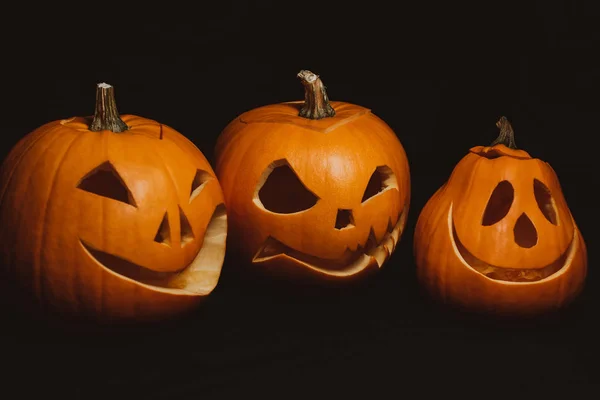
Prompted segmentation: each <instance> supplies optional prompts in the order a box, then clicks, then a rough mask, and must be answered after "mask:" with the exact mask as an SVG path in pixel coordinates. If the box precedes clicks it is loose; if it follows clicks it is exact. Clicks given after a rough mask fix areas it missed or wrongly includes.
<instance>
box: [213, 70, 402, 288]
mask: <svg viewBox="0 0 600 400" xmlns="http://www.w3.org/2000/svg"><path fill="white" fill-rule="evenodd" d="M298 77H299V78H300V79H301V81H302V83H303V85H304V87H305V102H304V103H303V102H298V101H296V102H287V103H282V104H274V105H267V106H264V107H260V108H257V109H253V110H251V111H248V112H245V113H243V114H242V115H240V116H239V117H238V118H236V119H235V120H234V121H232V122H231V123H230V124H229V125H228V126H227V127H226V128H225V129H224V131H223V132H222V134H221V136H220V137H219V139H218V142H217V146H216V152H215V154H216V167H215V171H216V173H217V177H218V178H219V181H220V182H221V186H222V188H223V193H224V196H225V203H226V204H227V209H228V213H229V223H230V226H231V230H230V234H229V235H230V239H231V243H232V245H233V246H235V249H236V250H238V253H241V254H242V255H243V256H244V257H245V260H246V261H247V263H246V265H247V264H248V263H249V264H252V265H253V266H254V267H257V268H258V269H257V270H256V271H257V272H259V271H262V272H266V273H267V274H271V273H273V274H278V275H283V276H284V277H286V278H293V279H300V278H309V279H311V280H312V281H313V283H314V282H315V281H316V282H332V281H334V282H336V281H337V282H342V281H348V280H350V278H355V277H359V276H360V277H362V276H364V274H367V272H368V271H377V270H379V268H380V267H381V266H382V265H383V264H384V262H385V261H386V260H387V259H388V258H389V256H390V255H391V254H392V252H393V251H394V249H395V247H396V244H397V243H398V241H399V240H400V236H401V234H402V231H403V229H404V225H405V222H406V215H407V212H408V206H409V201H410V176H409V167H408V161H407V157H406V154H405V152H404V149H403V147H402V145H401V144H400V141H399V140H398V138H397V137H396V135H395V133H394V132H393V131H392V129H391V128H390V127H389V126H388V125H387V124H386V123H385V122H384V121H382V120H381V119H380V118H378V117H377V116H375V115H374V114H373V113H371V111H370V110H369V109H367V108H364V107H361V106H358V105H354V104H349V103H344V102H331V103H330V102H329V99H328V97H327V94H326V91H325V87H324V86H323V83H322V81H321V79H320V78H319V77H318V76H317V75H315V74H313V73H312V72H310V71H301V72H300V73H299V74H298Z"/></svg>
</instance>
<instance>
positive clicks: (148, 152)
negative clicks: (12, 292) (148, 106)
mask: <svg viewBox="0 0 600 400" xmlns="http://www.w3.org/2000/svg"><path fill="white" fill-rule="evenodd" d="M0 218H1V223H0V239H1V240H0V243H1V245H0V246H1V247H0V249H1V252H0V256H1V257H2V266H3V267H4V272H6V273H7V274H8V277H7V278H8V279H11V280H10V281H9V282H11V284H20V285H21V286H22V288H23V290H26V291H27V293H29V294H31V295H33V297H34V298H37V300H39V302H41V305H42V306H45V307H48V308H50V309H52V310H54V311H59V312H61V313H63V312H66V313H67V314H70V315H72V316H73V315H74V316H82V317H85V318H88V317H92V318H100V319H110V320H116V319H125V320H141V319H155V318H162V317H166V316H172V315H176V314H178V313H180V312H183V311H186V310H189V309H190V308H191V307H193V306H194V305H196V304H197V303H198V302H199V301H200V300H201V299H202V298H203V297H204V296H206V295H208V294H209V293H210V292H211V291H212V290H213V288H214V287H215V285H216V284H217V282H218V279H219V275H220V270H221V266H222V263H223V259H224V254H225V239H226V229H227V224H226V213H225V207H224V205H223V197H222V191H221V188H220V185H219V183H218V181H217V179H216V177H215V175H214V172H213V170H212V169H211V167H210V165H209V163H208V161H207V160H206V158H205V157H204V156H203V155H202V153H201V152H200V150H198V148H197V147H195V146H194V145H193V144H192V142H190V141H189V140H187V139H186V138H185V137H184V136H182V135H181V134H180V133H178V132H176V131H175V130H173V129H171V128H169V127H168V126H165V125H162V124H160V123H158V122H156V121H152V120H149V119H145V118H141V117H137V116H133V115H124V116H123V117H122V118H121V117H120V116H119V115H118V113H117V110H116V106H115V102H114V91H113V88H112V87H111V86H110V85H106V84H100V85H98V88H97V105H96V114H95V116H94V119H93V120H92V119H91V118H82V117H75V118H71V119H66V120H62V121H54V122H50V123H48V124H46V125H43V126H41V127H40V128H38V129H36V130H35V131H33V132H32V133H30V134H29V135H27V136H26V137H24V138H23V139H21V140H20V141H19V142H18V143H17V144H16V146H15V147H14V148H13V149H12V151H11V152H10V153H9V155H8V156H7V158H6V159H5V160H4V163H3V164H2V169H1V172H0Z"/></svg>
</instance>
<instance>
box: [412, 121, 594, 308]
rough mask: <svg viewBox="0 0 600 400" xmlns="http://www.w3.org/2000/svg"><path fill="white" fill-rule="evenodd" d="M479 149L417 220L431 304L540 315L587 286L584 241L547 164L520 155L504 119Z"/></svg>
mask: <svg viewBox="0 0 600 400" xmlns="http://www.w3.org/2000/svg"><path fill="white" fill-rule="evenodd" d="M497 126H498V127H499V129H500V135H499V137H498V139H496V141H494V142H493V143H492V145H490V146H486V147H484V146H477V147H473V148H472V149H471V150H470V152H469V153H468V154H467V155H466V156H465V157H464V158H463V159H462V160H461V161H460V162H459V163H458V165H457V166H456V167H455V169H454V171H453V172H452V174H451V176H450V178H449V180H448V181H447V182H446V183H445V184H444V185H443V186H442V187H441V188H440V189H439V190H438V191H437V192H436V193H435V194H434V195H433V197H432V198H431V199H430V200H429V201H428V202H427V204H426V205H425V207H424V208H423V210H422V212H421V214H420V215H419V219H418V221H417V226H416V231H415V240H414V252H415V256H416V263H417V268H418V269H417V272H418V278H419V281H420V282H421V284H422V285H423V287H424V288H426V289H427V290H428V291H429V292H430V293H431V294H432V295H433V296H434V297H435V298H437V299H439V300H441V301H442V302H446V303H448V304H452V305H455V306H458V307H460V308H461V309H467V310H472V311H476V312H490V313H498V314H505V315H513V316H514V315H534V314H541V313H546V312H550V311H553V310H556V309H559V308H561V307H563V306H566V305H567V304H569V303H570V302H571V301H572V300H573V299H575V298H576V296H577V295H578V294H579V293H580V291H581V290H582V288H583V286H584V281H585V278H586V272H587V253H586V247H585V243H584V241H583V238H582V236H581V233H580V232H579V229H578V228H577V225H576V224H575V221H574V220H573V216H572V215H571V212H570V210H569V207H568V206H567V202H566V201H565V198H564V197H563V193H562V191H561V187H560V183H559V180H558V178H557V176H556V173H555V172H554V170H553V169H552V167H550V165H549V164H548V163H546V162H544V161H542V160H539V159H537V158H533V157H531V156H530V155H529V153H527V152H526V151H524V150H520V149H517V147H516V145H515V141H514V134H513V131H512V127H511V126H510V124H509V122H508V121H507V120H506V118H504V117H503V118H501V119H500V120H499V121H498V123H497Z"/></svg>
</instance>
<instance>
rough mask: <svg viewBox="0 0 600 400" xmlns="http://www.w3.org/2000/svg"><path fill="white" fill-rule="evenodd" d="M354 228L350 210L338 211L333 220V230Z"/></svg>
mask: <svg viewBox="0 0 600 400" xmlns="http://www.w3.org/2000/svg"><path fill="white" fill-rule="evenodd" d="M353 226H354V216H353V215H352V210H344V209H339V210H338V212H337V217H336V218H335V229H344V228H350V227H353Z"/></svg>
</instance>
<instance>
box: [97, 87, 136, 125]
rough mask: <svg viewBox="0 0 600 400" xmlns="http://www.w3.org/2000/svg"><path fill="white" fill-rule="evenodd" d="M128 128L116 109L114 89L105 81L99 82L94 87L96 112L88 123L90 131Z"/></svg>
mask: <svg viewBox="0 0 600 400" xmlns="http://www.w3.org/2000/svg"><path fill="white" fill-rule="evenodd" d="M127 129H129V127H128V126H127V124H126V123H125V122H123V120H122V119H121V117H120V116H119V112H118V111H117V103H116V101H115V89H114V88H113V87H112V86H111V85H109V84H106V83H99V84H98V86H97V88H96V112H95V113H94V119H93V120H92V123H91V124H90V131H93V132H99V131H105V130H107V131H112V132H115V133H119V132H123V131H126V130H127Z"/></svg>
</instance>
